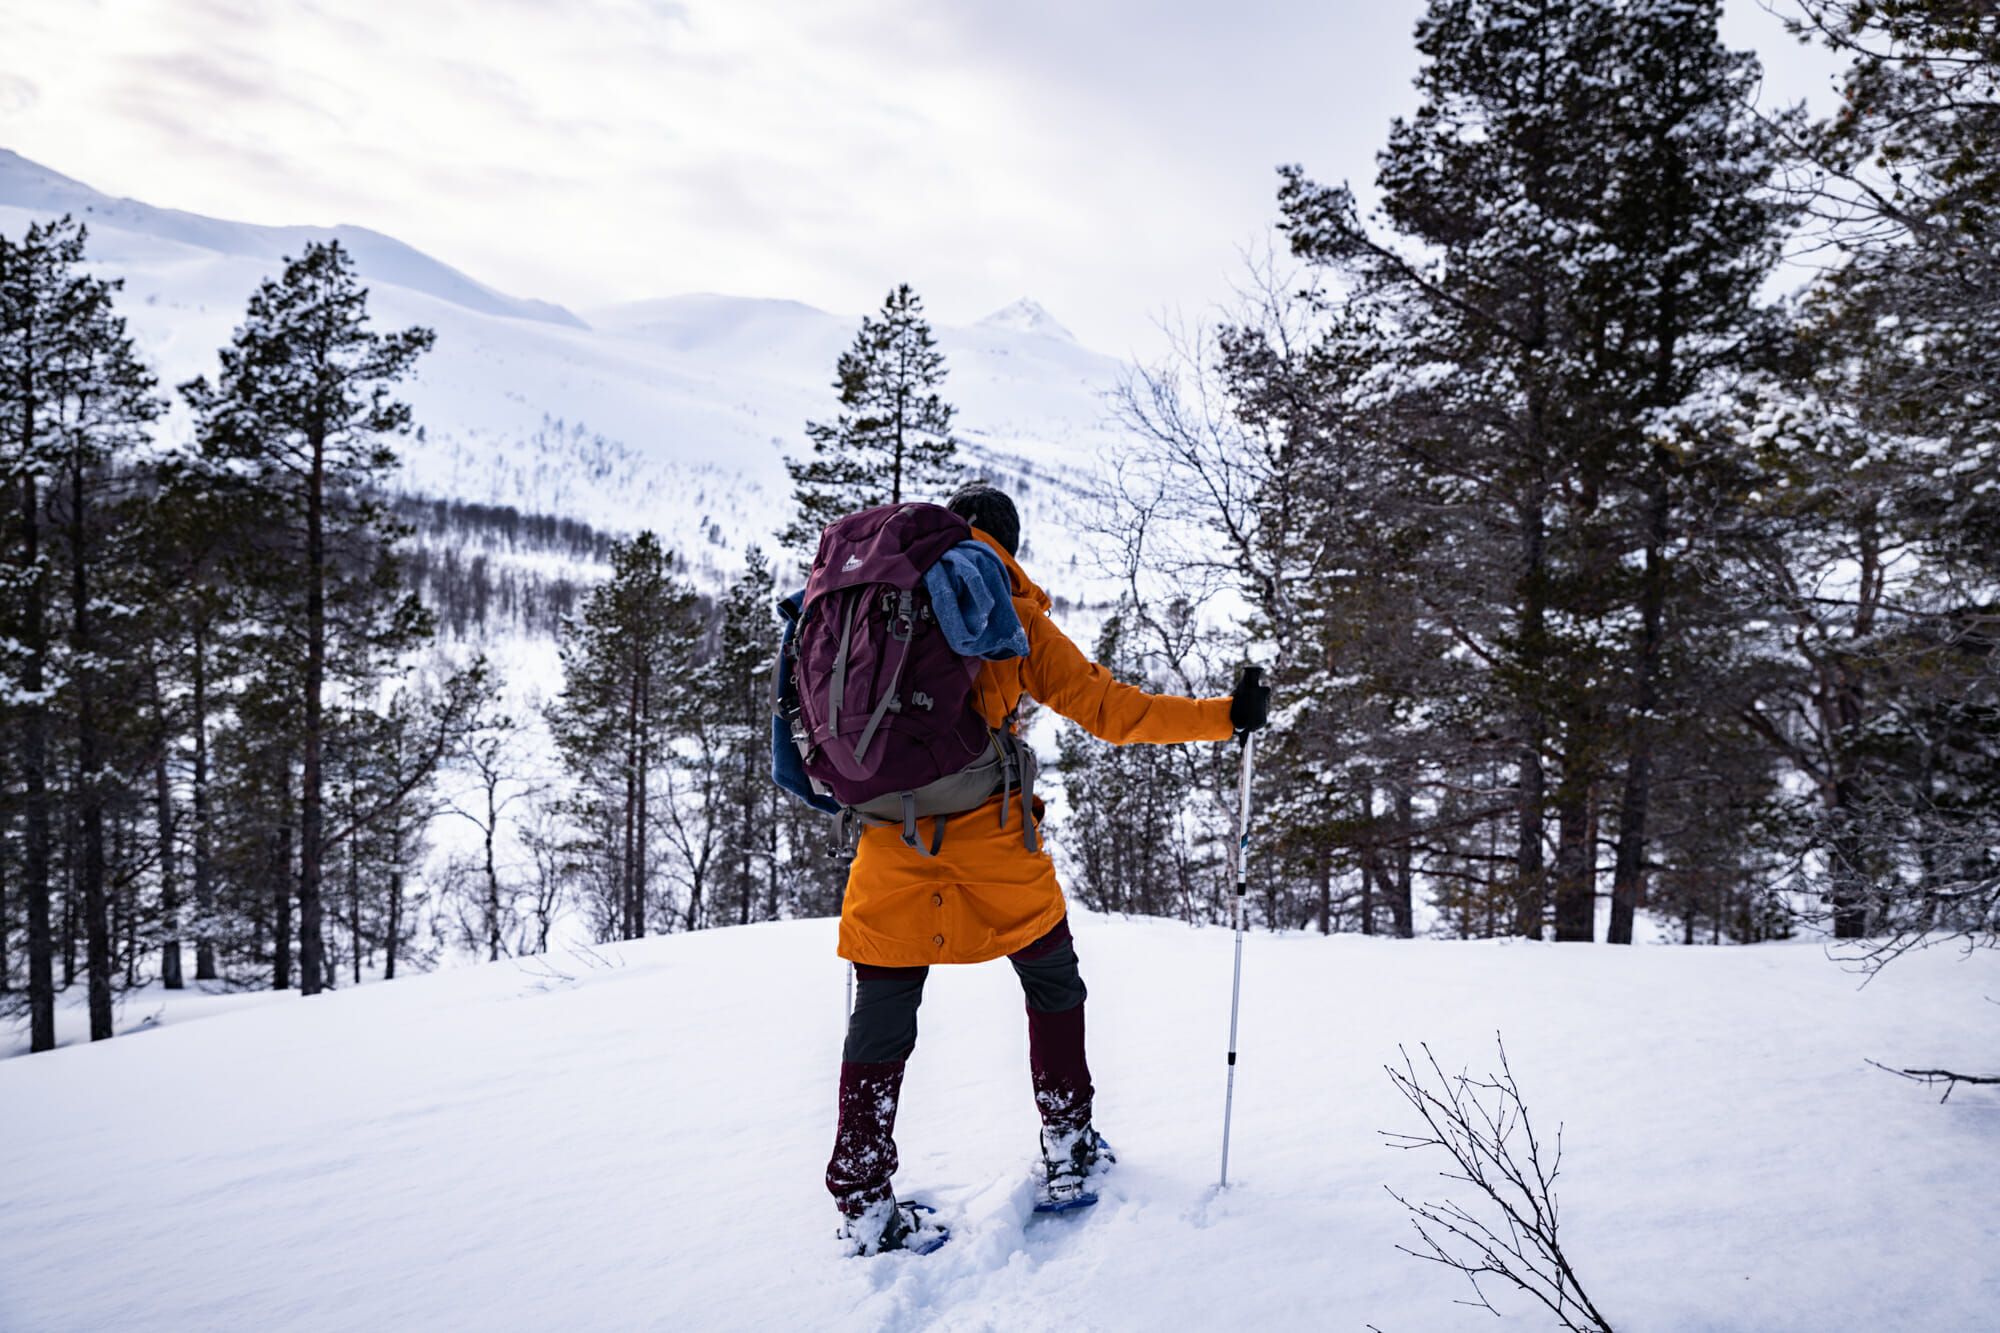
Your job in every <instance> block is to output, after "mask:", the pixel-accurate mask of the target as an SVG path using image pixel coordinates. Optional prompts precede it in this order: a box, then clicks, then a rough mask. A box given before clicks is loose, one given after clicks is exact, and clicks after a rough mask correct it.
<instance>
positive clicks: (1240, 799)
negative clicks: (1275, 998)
mask: <svg viewBox="0 0 2000 1333" xmlns="http://www.w3.org/2000/svg"><path fill="white" fill-rule="evenodd" d="M1243 674H1244V678H1245V679H1246V680H1247V681H1248V683H1249V684H1250V685H1251V686H1253V687H1254V686H1255V685H1256V684H1257V683H1258V681H1259V679H1260V678H1261V677H1262V676H1263V674H1264V673H1263V671H1262V670H1261V669H1259V668H1257V667H1245V668H1244V669H1243ZM1256 753H1257V733H1256V732H1254V731H1249V732H1245V733H1244V735H1243V776H1242V777H1241V778H1239V779H1238V780H1237V782H1238V786H1237V797H1236V800H1237V806H1236V833H1237V841H1236V897H1235V899H1234V900H1233V902H1232V903H1231V906H1230V916H1231V917H1232V918H1234V920H1235V923H1236V971H1235V972H1234V974H1232V975H1231V977H1230V978H1229V1083H1228V1087H1227V1089H1226V1091H1225V1092H1224V1093H1223V1096H1222V1183H1221V1184H1220V1185H1219V1186H1217V1188H1219V1189H1228V1188H1229V1117H1230V1113H1231V1112H1232V1111H1234V1110H1235V1109H1236V1013H1237V1006H1238V1004H1239V1002H1240V1000H1241V998H1242V993H1243V886H1244V884H1245V883H1246V882H1247V881H1248V880H1249V878H1250V771H1251V768H1252V766H1253V765H1254V763H1255V759H1254V756H1255V755H1256Z"/></svg>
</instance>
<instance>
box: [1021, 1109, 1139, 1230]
mask: <svg viewBox="0 0 2000 1333" xmlns="http://www.w3.org/2000/svg"><path fill="white" fill-rule="evenodd" d="M1117 1160H1118V1159H1117V1158H1116V1157H1114V1156H1112V1154H1111V1145H1110V1144H1108V1143H1106V1142H1105V1141H1104V1136H1103V1135H1102V1134H1099V1133H1098V1132H1097V1130H1096V1129H1095V1128H1093V1127H1092V1126H1090V1125H1085V1126H1084V1127H1083V1128H1082V1129H1073V1130H1055V1129H1047V1128H1045V1129H1043V1130H1042V1188H1041V1190H1040V1191H1039V1193H1038V1194H1037V1196H1036V1199H1035V1211H1036V1212H1038V1213H1061V1212H1067V1211H1068V1210H1069V1209H1071V1208H1084V1207H1088V1206H1089V1205H1090V1204H1093V1203H1096V1202H1097V1192H1096V1191H1095V1190H1093V1189H1092V1188H1091V1179H1092V1177H1093V1176H1095V1175H1097V1174H1099V1173H1100V1172H1102V1170H1103V1168H1105V1167H1107V1166H1109V1165H1111V1163H1113V1162H1115V1161H1117Z"/></svg>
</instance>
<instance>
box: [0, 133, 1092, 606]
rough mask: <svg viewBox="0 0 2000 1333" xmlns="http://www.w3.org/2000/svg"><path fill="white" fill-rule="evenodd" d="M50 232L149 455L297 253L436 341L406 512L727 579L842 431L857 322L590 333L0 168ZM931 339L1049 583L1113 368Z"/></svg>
mask: <svg viewBox="0 0 2000 1333" xmlns="http://www.w3.org/2000/svg"><path fill="white" fill-rule="evenodd" d="M64 211H67V212H70V213H72V214H74V215H75V216H76V217H78V218H79V219H81V220H82V221H83V222H85V224H86V225H87V226H88V227H89V229H90V240H89V244H88V248H87V256H88V259H89V262H90V264H91V266H92V267H93V268H94V269H95V270H96V271H97V272H98V273H99V274H100V275H102V276H106V277H119V278H123V279H124V281H125V289H124V291H123V293H122V294H121V295H120V297H119V298H118V301H117V310H118V312H119V313H120V314H121V315H123V316H124V317H125V318H126V319H127V320H128V321H129V324H130V328H131V331H132V334H133V337H134V339H135V341H136V342H137V344H138V347H139V351H140V353H141V355H142V356H143V357H145V358H146V359H147V361H148V362H149V364H150V365H151V366H152V367H153V368H154V369H155V371H156V372H157V374H158V376H159V380H160V385H161V388H162V392H163V394H164V395H165V396H166V397H168V398H169V399H170V400H174V401H175V403H176V406H175V409H174V410H173V411H172V412H171V413H169V415H168V417H167V420H166V422H165V423H164V425H163V428H162V429H163V431H164V433H165V434H166V436H167V437H168V438H179V437H181V436H183V435H184V434H185V433H186V431H187V429H188V417H187V413H186V411H185V409H184V408H182V407H180V406H178V399H177V396H176V395H174V393H173V392H172V391H173V388H174V386H176V385H178V384H180V383H182V382H183V381H186V380H189V379H192V378H193V377H195V376H197V375H204V374H205V375H208V376H210V377H211V378H212V377H213V376H214V374H215V369H216V357H215V352H216V348H218V347H220V346H221V345H223V344H224V343H225V342H227V341H228V339H229V337H230V334H231V331H232V330H233V329H234V328H235V327H236V326H237V325H238V324H239V323H240V322H241V321H242V319H243V314H244V304H245V302H246V300H247V299H248V297H249V295H250V293H251V291H252V290H254V289H255V287H256V285H257V283H258V282H259V281H260V280H261V279H263V278H265V277H270V276H275V275H276V274H277V273H278V272H279V260H280V258H281V257H282V256H285V255H293V256H296V255H297V254H299V253H300V252H301V251H302V250H303V248H304V246H305V243H306V241H307V240H308V239H313V238H325V237H327V236H338V237H339V238H340V239H341V240H342V242H343V244H345V245H347V246H348V248H349V249H350V250H351V251H352V252H353V254H354V257H355V264H356V269H357V271H358V272H359V274H360V276H361V278H362V280H363V282H364V283H366V284H367V285H368V288H369V311H370V315H371V317H372V319H373V322H374V324H375V326H376V327H377V328H381V329H396V328H403V327H406V326H408V325H412V324H420V325H423V326H425V327H428V328H431V329H434V330H435V331H436V332H437V344H436V347H435V350H433V351H432V352H430V353H428V354H426V355H425V356H424V357H423V358H421V359H420V361H419V362H418V367H417V371H416V374H415V376H414V378H413V379H412V380H411V381H409V382H407V383H405V384H403V385H400V386H398V394H399V396H400V397H403V398H405V399H407V401H409V402H410V404H411V406H412V408H413V410H414V413H415V420H416V422H417V423H418V424H419V425H422V426H423V427H424V429H425V438H424V439H423V440H422V441H418V440H415V439H408V440H405V441H403V442H402V443H401V447H400V449H399V453H400V454H401V457H402V459H403V465H404V472H403V480H402V483H401V484H402V486H403V488H404V489H406V490H410V491H413V492H416V493H420V494H424V495H429V496H443V497H448V498H452V499H460V500H469V501H476V502H478V503H482V504H494V505H514V506H516V507H519V508H521V509H524V510H528V511H531V512H542V513H549V512H554V513H559V514H562V515H564V516H568V517H574V518H580V519H583V520H585V521H586V522H589V523H591V524H592V525H594V526H596V527H599V528H604V529H609V530H611V531H614V532H619V533H630V532H634V531H637V530H638V529H640V528H651V529H652V530H654V531H655V532H658V533H659V534H660V535H661V537H662V539H663V540H665V541H666V542H667V543H668V544H669V545H671V546H674V547H676V548H678V549H681V550H684V551H686V550H692V549H693V548H694V547H696V546H697V545H698V544H699V543H700V542H701V541H702V540H703V538H702V535H701V534H702V532H703V530H704V529H705V528H706V526H707V522H714V523H717V524H720V525H721V527H722V529H723V530H724V533H725V534H726V535H725V538H724V541H725V543H726V545H725V546H724V547H723V548H722V549H721V550H719V551H718V552H717V555H718V567H719V568H722V569H724V571H725V572H727V571H730V570H736V569H740V568H741V567H742V552H743V549H744V547H745V546H747V545H748V544H749V543H751V542H753V541H754V542H761V543H762V544H763V546H764V548H765V550H766V551H767V552H768V551H770V550H771V548H772V540H771V536H772V534H773V533H775V532H776V531H777V530H778V529H780V528H781V527H783V526H784V525H785V523H786V522H787V521H788V520H789V518H790V516H791V514H790V510H791V481H790V478H789V477H788V476H787V474H786V472H785V468H784V460H785V458H786V457H787V456H790V457H795V458H796V457H803V456H805V455H806V453H807V452H808V450H809V448H810V445H809V443H808V441H807V439H806V436H805V425H806V423H807V422H808V421H830V420H833V419H834V418H835V417H836V416H837V415H838V413H839V403H838V401H837V399H836V396H835V390H834V389H833V388H832V382H833V379H834V363H835V360H836V358H837V357H838V356H839V354H840V353H841V352H842V351H843V350H845V349H846V348H847V347H848V345H849V344H850V343H851V342H852V341H853V338H854V335H855V332H856V330H857V329H858V328H859V326H860V316H859V314H855V315H839V314H833V313H829V312H827V311H823V310H818V309H815V308H813V307H812V306H808V305H804V304H801V303H799V302H796V301H780V300H766V299H758V298H751V297H739V296H727V295H718V294H713V293H694V294H684V295H678V296H670V297H665V298H660V299H652V300H641V301H635V302H631V303H627V304H622V305H617V306H612V307H607V308H603V309H593V310H590V311H587V312H586V315H587V320H588V322H587V323H586V321H585V320H584V319H579V318H578V317H576V316H575V315H572V314H571V313H570V312H568V311H566V310H561V309H559V308H558V307H554V306H550V305H548V304H547V303H545V302H538V301H532V300H526V299H524V298H518V297H513V296H508V295H505V294H503V293H499V292H495V291H493V290H492V289H491V288H488V287H485V286H483V285H482V284H480V283H478V282H476V281H475V280H473V279H471V278H469V277H467V276H466V275H465V274H462V273H459V272H458V271H457V270H455V269H452V268H450V267H449V266H448V265H445V264H442V263H440V262H439V261H437V260H434V259H431V258H430V257H428V256H426V255H423V254H421V253H420V252H418V251H416V250H414V249H412V248H410V247H408V246H406V245H404V244H402V243H401V242H399V241H395V240H393V239H391V238H389V237H384V236H380V235H377V234H376V233H372V232H365V231H362V230H360V229H355V228H345V227H333V228H324V227H317V228H316V227H288V228H272V227H257V226H250V225H248V224H242V223H234V222H225V221H221V220H217V219H212V218H202V217H197V216H195V215H193V214H186V213H177V212H173V211H171V210H166V209H158V208H153V207H150V206H148V205H145V204H142V203H138V202H135V201H132V200H116V199H112V198H110V197H109V196H107V195H104V194H101V193H99V192H97V191H95V190H93V189H91V188H90V187H89V186H87V185H84V184H81V183H79V182H77V181H73V180H70V179H68V178H67V177H64V176H61V175H58V174H57V173H55V172H53V171H51V170H49V169H47V168H45V167H41V166H39V165H37V164H35V163H33V162H29V161H27V160H26V159H24V158H21V157H20V156H18V155H16V154H13V153H9V152H6V151H5V150H0V232H4V233H5V234H6V235H8V236H15V237H18V236H19V235H20V234H21V233H22V232H24V231H25V230H26V229H27V227H28V226H29V224H31V223H33V222H37V221H44V220H46V219H48V218H50V217H52V216H55V215H58V214H60V213H61V212H64ZM890 276H893V275H890ZM888 285H889V280H888V277H886V276H885V280H884V283H883V287H884V290H885V291H886V290H887V288H888ZM933 331H934V333H935V334H936V336H937V340H938V345H939V347H940V348H941V349H942V350H943V351H944V353H945V358H946V366H947V370H948V376H947V379H946V381H945V388H944V392H945V397H946V398H947V400H948V401H950V402H951V403H953V404H954V405H956V406H957V407H958V409H959V413H958V417H957V420H956V422H955V425H954V433H955V434H956V435H957V436H958V437H959V438H960V440H961V441H962V443H963V444H964V445H965V460H966V463H967V465H968V466H969V467H970V468H971V469H972V470H973V471H974V472H975V473H978V474H982V475H987V476H989V477H994V478H995V479H1003V481H1004V483H1017V482H1018V481H1020V480H1021V479H1024V478H1025V479H1028V480H1029V485H1028V486H1026V487H1025V488H1019V489H1017V494H1016V499H1017V501H1019V502H1020V506H1021V508H1022V511H1023V513H1022V518H1023V521H1024V524H1025V526H1026V529H1027V532H1028V540H1029V543H1030V547H1031V549H1033V550H1034V551H1035V552H1036V553H1037V556H1038V558H1039V560H1040V562H1041V564H1042V565H1043V567H1044V568H1045V569H1047V570H1049V571H1051V572H1053V571H1054V570H1055V569H1057V568H1058V567H1066V565H1067V562H1068V560H1069V558H1070V557H1071V556H1072V555H1075V554H1078V553H1079V552H1081V551H1082V550H1083V546H1084V542H1083V539H1082V538H1081V537H1080V536H1078V535H1077V534H1075V533H1074V532H1073V531H1071V530H1070V529H1071V528H1072V527H1073V523H1072V522H1071V520H1072V519H1073V517H1074V515H1075V513H1076V511H1077V510H1078V508H1079V506H1078V504H1077V501H1078V499H1079V497H1080V496H1081V495H1083V494H1085V493H1086V492H1087V491H1088V490H1089V489H1090V487H1089V485H1088V484H1087V482H1086V481H1085V477H1086V475H1087V474H1088V473H1089V472H1090V471H1091V470H1092V469H1094V468H1095V467H1096V465H1097V462H1098V459H1099V458H1100V456H1102V455H1104V454H1106V453H1108V452H1111V451H1115V450H1116V449H1118V448H1119V447H1120V445H1121V443H1122V442H1123V437H1122V435H1121V434H1120V432H1119V430H1118V429H1117V428H1116V427H1115V426H1114V425H1113V424H1112V423H1111V421H1110V419H1109V418H1110V413H1109V407H1108V401H1107V399H1108V396H1109V395H1110V394H1111V393H1112V392H1113V391H1114V390H1115V389H1116V386H1117V385H1118V383H1119V381H1120V379H1121V377H1122V376H1123V374H1124V369H1125V367H1124V364H1123V363H1122V362H1120V361H1118V360H1117V359H1115V358H1113V357H1109V356H1105V355H1102V354H1100V353H1098V352H1095V351H1092V350H1090V349H1089V348H1086V347H1083V346H1081V345H1079V344H1078V343H1076V342H1075V340H1074V339H1072V338H1070V337H1069V336H1068V334H1067V333H1066V332H1065V331H1064V330H1063V329H1062V327H1061V325H1060V324H1058V323H1056V321H1055V320H1054V319H1053V318H1052V317H1051V316H1049V314H1048V313H1047V312H1046V311H1044V310H1043V309H1042V308H1041V307H1040V306H1039V305H1037V304H1035V303H1034V302H1033V301H1029V300H1023V301H1021V302H1019V303H1017V304H1016V305H1014V306H1012V307H1009V308H1008V310H1006V311H1002V312H999V313H998V314H996V315H994V316H992V317H991V318H989V319H987V320H983V321H981V322H980V323H978V324H976V325H973V326H971V327H967V328H955V327H951V326H947V325H943V324H940V323H937V322H936V321H935V320H933ZM1054 591H1059V592H1063V593H1065V594H1066V595H1068V596H1070V597H1072V598H1074V597H1077V596H1079V595H1080V590H1079V589H1076V588H1068V589H1062V588H1059V589H1055V590H1054ZM1088 595H1089V596H1091V597H1092V598H1093V599H1099V598H1103V597H1106V596H1111V595H1114V592H1113V591H1111V590H1106V589H1096V590H1093V591H1091V592H1089V593H1088Z"/></svg>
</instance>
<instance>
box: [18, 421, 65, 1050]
mask: <svg viewBox="0 0 2000 1333" xmlns="http://www.w3.org/2000/svg"><path fill="white" fill-rule="evenodd" d="M26 387H28V388H30V389H32V385H29V386H26ZM23 396H24V398H25V399H26V401H27V402H28V403H30V404H32V403H33V402H34V398H33V396H32V394H31V393H29V394H24V395H23ZM34 434H35V427H34V418H33V415H32V408H31V410H30V415H29V417H28V420H27V423H26V426H25V431H24V435H23V438H22V446H23V449H24V451H25V450H26V449H27V448H29V447H31V446H32V445H33V442H34ZM40 508H41V506H40V503H39V500H38V498H37V496H36V486H35V480H34V478H33V477H32V476H29V477H28V478H27V479H25V480H24V481H23V482H22V483H21V532H22V546H23V550H22V559H23V563H24V565H25V567H26V569H27V575H28V577H27V579H26V580H25V584H26V586H25V587H24V588H23V589H22V602H23V606H22V611H21V639H22V642H21V648H22V659H23V660H22V664H21V688H22V693H23V694H25V695H26V696H27V701H26V702H25V703H24V704H23V705H22V708H21V730H20V752H19V753H20V763H21V789H22V790H21V881H22V882H21V890H22V893H23V894H24V895H25V896H26V898H27V908H28V1030H29V1036H28V1049H29V1050H30V1051H50V1050H54V1049H55V1044H56V986H55V936H54V931H53V929H52V921H51V917H52V912H51V910H50V908H51V904H50V888H51V886H50V884H49V787H48V782H49V777H48V762H49V757H48V706H47V705H46V704H44V703H42V702H41V699H42V686H43V681H44V664H45V663H46V662H47V660H48V651H49V642H48V625H47V620H46V607H45V605H44V602H45V599H46V597H47V583H46V581H45V580H44V578H43V575H42V569H41V522H40V519H41V515H40V512H39V511H40Z"/></svg>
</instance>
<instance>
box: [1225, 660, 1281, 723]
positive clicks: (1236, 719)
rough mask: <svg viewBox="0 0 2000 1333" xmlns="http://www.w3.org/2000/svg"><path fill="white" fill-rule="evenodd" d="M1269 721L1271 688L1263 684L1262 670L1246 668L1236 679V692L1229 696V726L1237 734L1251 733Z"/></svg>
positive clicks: (1260, 668) (1252, 667)
mask: <svg viewBox="0 0 2000 1333" xmlns="http://www.w3.org/2000/svg"><path fill="white" fill-rule="evenodd" d="M1270 720H1271V687H1270V686H1269V685H1266V684H1265V683H1264V668H1263V667H1254V666H1247V667H1244V668H1243V674H1242V675H1240V676H1238V677H1237V678H1236V692H1235V693H1234V694H1232V695H1230V696H1229V725H1230V726H1232V727H1234V728H1236V730H1237V731H1238V732H1243V733H1247V732H1252V731H1256V730H1258V729H1260V728H1261V727H1263V726H1264V725H1265V724H1266V723H1268V722H1269V721H1270Z"/></svg>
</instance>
